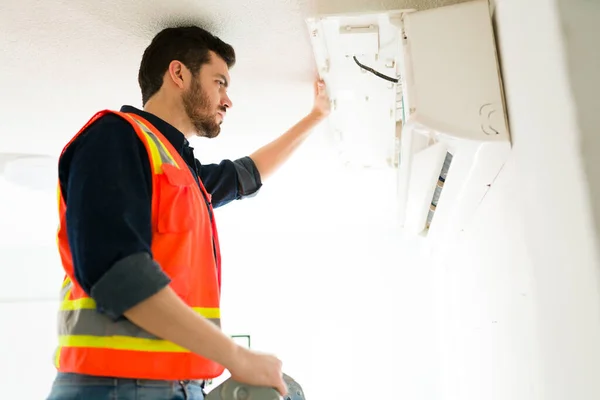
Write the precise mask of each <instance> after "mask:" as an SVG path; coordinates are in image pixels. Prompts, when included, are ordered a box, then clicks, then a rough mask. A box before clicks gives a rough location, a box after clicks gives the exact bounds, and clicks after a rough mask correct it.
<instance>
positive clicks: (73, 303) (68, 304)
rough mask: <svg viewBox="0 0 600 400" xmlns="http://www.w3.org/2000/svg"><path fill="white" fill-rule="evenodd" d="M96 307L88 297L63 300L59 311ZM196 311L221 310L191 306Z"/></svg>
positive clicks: (213, 314) (213, 313)
mask: <svg viewBox="0 0 600 400" xmlns="http://www.w3.org/2000/svg"><path fill="white" fill-rule="evenodd" d="M67 297H68V293H67ZM95 308H96V301H95V300H94V299H92V298H90V297H85V298H83V299H77V300H63V301H62V303H61V305H60V311H70V310H91V309H95ZM192 309H193V310H194V311H196V313H198V314H200V315H202V316H203V317H204V318H214V319H219V318H221V310H220V309H219V308H214V307H192Z"/></svg>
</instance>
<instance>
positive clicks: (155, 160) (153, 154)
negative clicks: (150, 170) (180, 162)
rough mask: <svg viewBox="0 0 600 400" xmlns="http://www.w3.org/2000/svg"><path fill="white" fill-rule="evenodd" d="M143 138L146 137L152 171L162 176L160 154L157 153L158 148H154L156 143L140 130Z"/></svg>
mask: <svg viewBox="0 0 600 400" xmlns="http://www.w3.org/2000/svg"><path fill="white" fill-rule="evenodd" d="M142 133H143V134H144V136H146V142H148V146H149V147H150V158H152V165H154V171H155V173H157V174H162V172H163V171H162V160H161V158H160V153H159V152H158V147H156V143H154V140H152V138H151V137H150V135H148V134H147V133H146V132H144V131H143V130H142Z"/></svg>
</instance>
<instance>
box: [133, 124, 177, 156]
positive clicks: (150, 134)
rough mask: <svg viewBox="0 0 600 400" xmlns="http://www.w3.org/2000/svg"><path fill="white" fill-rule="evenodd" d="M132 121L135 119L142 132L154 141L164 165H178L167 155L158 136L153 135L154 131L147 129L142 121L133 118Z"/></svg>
mask: <svg viewBox="0 0 600 400" xmlns="http://www.w3.org/2000/svg"><path fill="white" fill-rule="evenodd" d="M131 119H133V120H134V121H135V122H136V123H137V124H138V126H139V127H140V128H141V129H142V131H143V132H144V133H145V134H147V135H148V137H150V139H152V141H153V142H154V144H155V145H156V148H157V149H158V154H160V160H161V161H162V162H163V163H166V164H171V165H174V166H177V164H175V161H174V160H173V159H172V158H171V157H170V156H169V153H167V150H166V149H165V148H164V147H163V145H162V143H161V142H160V140H158V138H157V137H156V135H154V133H152V131H151V130H150V129H148V127H146V125H144V124H143V123H142V122H141V121H138V120H137V119H136V118H135V117H131Z"/></svg>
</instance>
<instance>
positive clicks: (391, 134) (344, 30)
mask: <svg viewBox="0 0 600 400" xmlns="http://www.w3.org/2000/svg"><path fill="white" fill-rule="evenodd" d="M401 16H402V11H392V12H383V13H373V14H359V15H357V14H353V15H330V16H319V17H314V18H309V19H307V25H308V30H309V33H310V39H311V43H312V47H313V50H314V55H315V60H316V63H317V67H318V70H319V74H320V76H321V78H322V79H324V80H325V82H326V84H327V88H328V91H329V95H330V98H331V100H332V112H331V114H330V117H329V118H328V124H329V129H330V133H331V136H332V137H333V142H334V145H335V149H336V151H337V153H338V155H339V157H340V158H341V159H342V160H343V162H344V163H346V164H349V165H352V166H359V167H390V166H394V165H395V164H396V162H397V154H398V146H399V141H398V138H399V135H396V131H397V130H398V133H399V129H398V128H397V127H399V126H400V124H399V122H400V120H401V115H402V108H401V99H402V91H401V90H400V86H399V85H398V75H399V73H400V65H399V61H400V59H401V56H402V46H401V40H400V35H399V34H398V32H399V31H398V27H397V24H398V21H400V19H401Z"/></svg>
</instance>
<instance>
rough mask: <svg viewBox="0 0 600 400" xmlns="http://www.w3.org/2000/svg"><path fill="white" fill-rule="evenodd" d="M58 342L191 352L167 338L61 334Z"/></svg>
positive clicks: (125, 348) (101, 346)
mask: <svg viewBox="0 0 600 400" xmlns="http://www.w3.org/2000/svg"><path fill="white" fill-rule="evenodd" d="M58 343H59V345H60V346H62V347H93V348H102V349H115V350H137V351H153V352H170V353H189V350H186V349H185V348H183V347H181V346H178V345H176V344H175V343H173V342H169V341H167V340H156V339H141V338H134V337H128V336H105V337H102V336H59V337H58Z"/></svg>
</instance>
